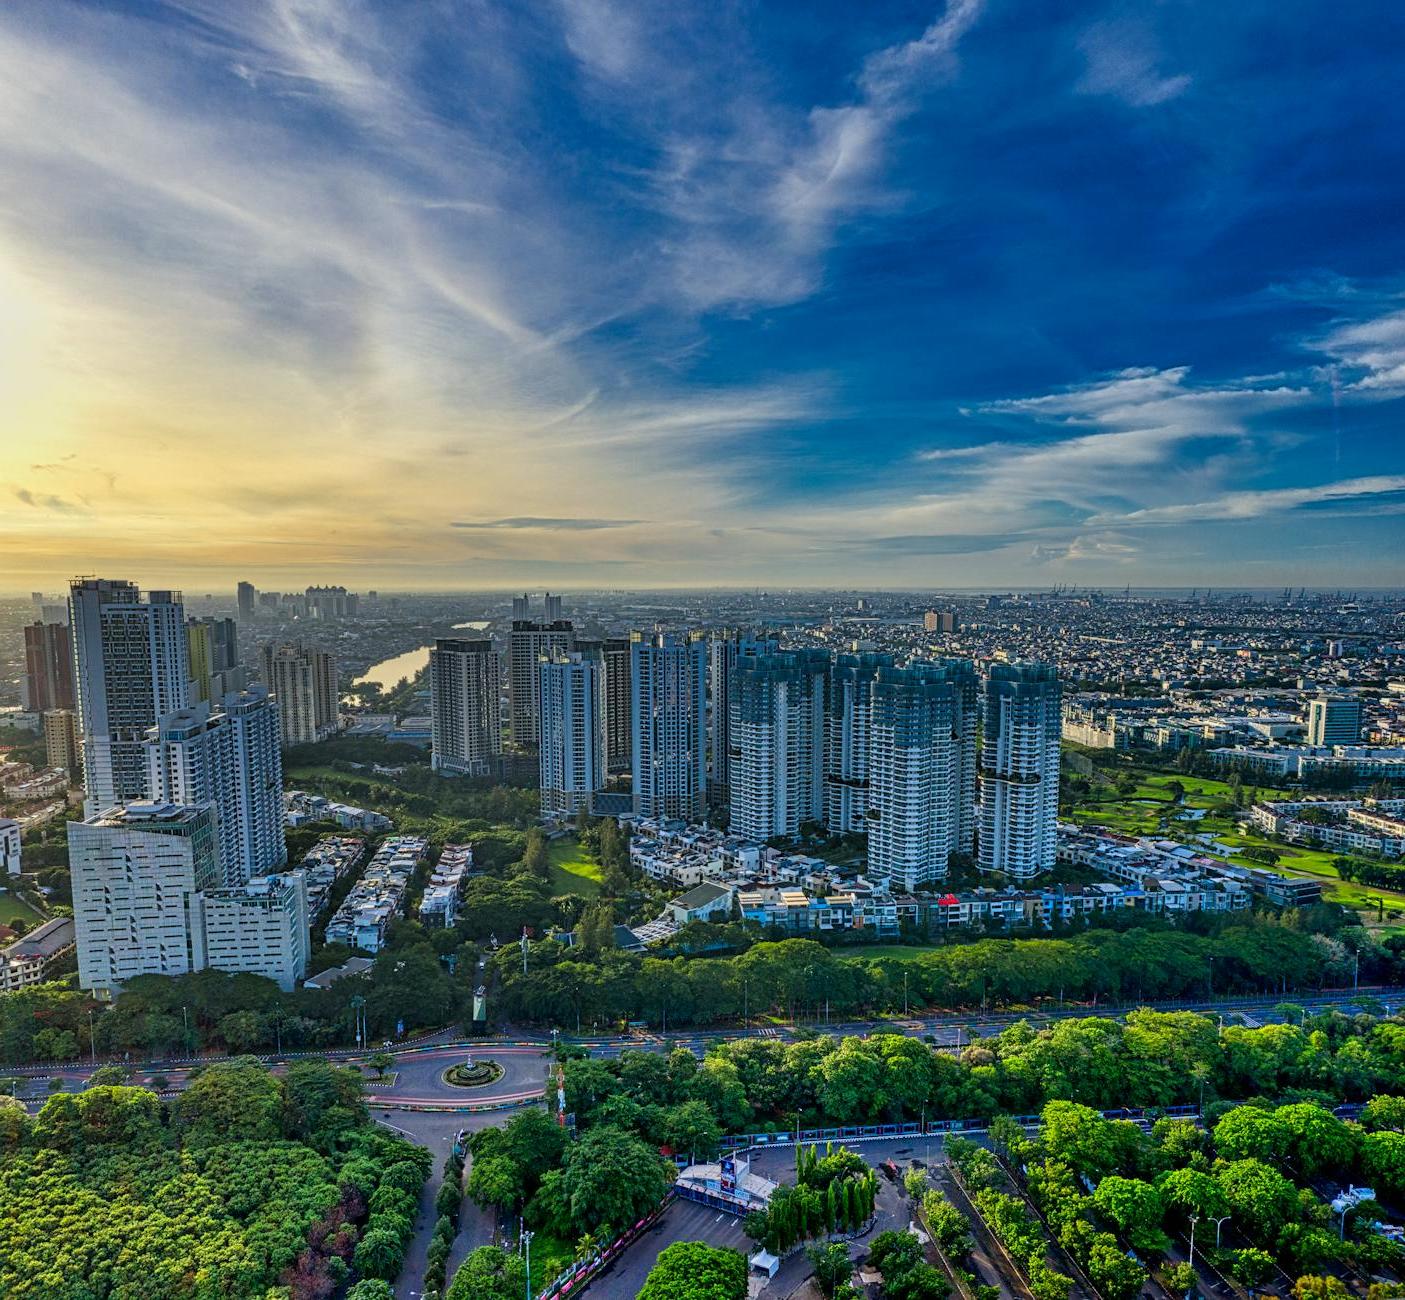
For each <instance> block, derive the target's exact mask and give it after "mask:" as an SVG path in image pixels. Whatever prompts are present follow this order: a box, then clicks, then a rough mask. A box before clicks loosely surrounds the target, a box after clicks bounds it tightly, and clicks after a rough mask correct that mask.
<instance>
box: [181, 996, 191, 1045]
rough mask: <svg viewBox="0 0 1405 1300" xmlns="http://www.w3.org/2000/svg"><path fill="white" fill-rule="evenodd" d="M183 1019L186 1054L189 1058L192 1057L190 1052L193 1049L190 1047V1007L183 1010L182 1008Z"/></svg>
mask: <svg viewBox="0 0 1405 1300" xmlns="http://www.w3.org/2000/svg"><path fill="white" fill-rule="evenodd" d="M181 1019H182V1020H183V1021H185V1053H186V1055H187V1056H189V1055H190V1051H191V1047H190V1008H189V1007H182V1008H181Z"/></svg>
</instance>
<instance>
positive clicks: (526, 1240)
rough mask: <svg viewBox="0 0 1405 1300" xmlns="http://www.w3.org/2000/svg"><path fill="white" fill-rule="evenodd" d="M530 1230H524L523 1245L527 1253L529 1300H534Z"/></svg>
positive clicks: (531, 1233) (532, 1234) (531, 1235)
mask: <svg viewBox="0 0 1405 1300" xmlns="http://www.w3.org/2000/svg"><path fill="white" fill-rule="evenodd" d="M534 1235H535V1234H534V1233H533V1232H532V1230H531V1229H530V1228H523V1229H522V1244H523V1246H524V1247H525V1248H526V1251H527V1300H532V1237H533V1236H534Z"/></svg>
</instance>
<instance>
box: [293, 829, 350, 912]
mask: <svg viewBox="0 0 1405 1300" xmlns="http://www.w3.org/2000/svg"><path fill="white" fill-rule="evenodd" d="M365 856H366V841H365V840H363V839H362V838H361V837H360V836H358V835H324V836H323V837H322V838H321V839H320V840H318V841H317V843H316V844H314V845H313V846H312V847H311V848H310V849H308V851H307V853H306V854H305V855H304V857H303V860H302V862H301V863H299V864H298V870H299V871H301V872H302V874H303V878H304V879H305V880H306V881H307V914H308V916H309V917H311V918H313V919H316V918H317V917H320V916H321V915H322V913H323V912H324V911H326V910H327V901H328V899H329V898H330V897H331V893H332V888H333V886H335V885H336V883H337V881H338V880H341V879H342V877H344V876H346V875H347V874H348V873H350V872H352V871H355V870H356V868H357V867H359V866H360V865H361V862H362V860H363V859H364V858H365Z"/></svg>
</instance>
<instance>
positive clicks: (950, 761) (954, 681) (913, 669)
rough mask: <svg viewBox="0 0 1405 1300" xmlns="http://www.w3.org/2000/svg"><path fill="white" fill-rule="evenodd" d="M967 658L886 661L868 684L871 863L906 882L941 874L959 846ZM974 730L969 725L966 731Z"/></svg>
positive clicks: (877, 871)
mask: <svg viewBox="0 0 1405 1300" xmlns="http://www.w3.org/2000/svg"><path fill="white" fill-rule="evenodd" d="M971 677H972V674H971V670H970V665H969V664H962V663H959V662H958V663H954V664H938V663H924V662H917V663H913V664H909V665H908V666H907V667H906V668H893V667H883V668H880V669H879V670H878V673H877V676H876V677H875V678H874V680H873V683H872V687H871V699H872V706H871V713H870V719H869V756H868V773H869V790H868V804H869V806H868V810H867V812H866V814H865V816H866V822H867V826H868V867H869V871H870V872H871V873H872V874H874V875H879V876H883V875H886V876H890V877H891V878H892V880H893V881H894V883H895V884H896V885H898V886H899V887H901V888H903V889H907V890H912V889H921V888H925V887H928V886H930V885H932V884H934V883H935V882H937V881H939V880H942V879H943V878H944V877H945V876H946V875H947V872H948V870H949V868H950V863H951V855H952V854H953V853H956V852H959V851H966V850H962V847H961V846H962V843H963V838H962V837H963V831H964V829H965V828H969V826H970V824H971V821H972V816H973V814H972V811H971V809H970V803H971V802H972V795H973V793H974V792H973V791H972V790H971V789H970V787H969V786H968V784H967V783H966V782H965V781H964V779H963V778H964V770H963V769H964V767H965V766H967V765H968V763H967V758H966V755H965V753H964V745H965V732H966V727H965V725H964V723H965V714H966V712H968V710H967V709H966V707H965V706H966V699H965V696H966V687H967V681H968V679H970V678H971ZM971 734H972V736H974V728H972V731H971Z"/></svg>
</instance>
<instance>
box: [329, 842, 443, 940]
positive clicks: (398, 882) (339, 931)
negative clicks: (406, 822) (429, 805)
mask: <svg viewBox="0 0 1405 1300" xmlns="http://www.w3.org/2000/svg"><path fill="white" fill-rule="evenodd" d="M428 850H429V841H428V840H426V839H425V838H423V837H422V836H419V835H392V836H389V837H388V838H386V839H385V840H383V841H382V842H381V846H380V848H379V849H377V850H376V855H375V857H373V858H372V859H371V861H370V862H369V863H368V864H367V866H366V870H365V871H364V872H363V873H362V876H361V879H360V880H358V881H357V882H356V884H355V885H353V886H352V888H351V892H350V893H349V894H348V895H347V896H346V900H345V901H344V902H343V903H342V905H341V906H340V907H339V908H337V910H336V912H335V914H334V915H333V916H332V919H331V920H330V921H329V922H328V923H327V942H328V943H344V944H346V945H347V947H349V948H359V949H360V950H361V951H363V952H370V953H375V952H379V951H380V950H381V947H382V946H383V945H384V943H385V933H386V929H387V927H388V926H389V924H390V922H391V919H392V918H393V917H396V916H398V915H399V914H400V912H401V910H402V909H403V907H404V905H405V895H406V894H407V893H408V892H409V889H410V880H411V878H412V877H413V876H414V874H415V871H416V869H417V868H418V867H419V865H420V863H421V862H422V861H423V860H424V856H425V854H426V853H427V852H428Z"/></svg>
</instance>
